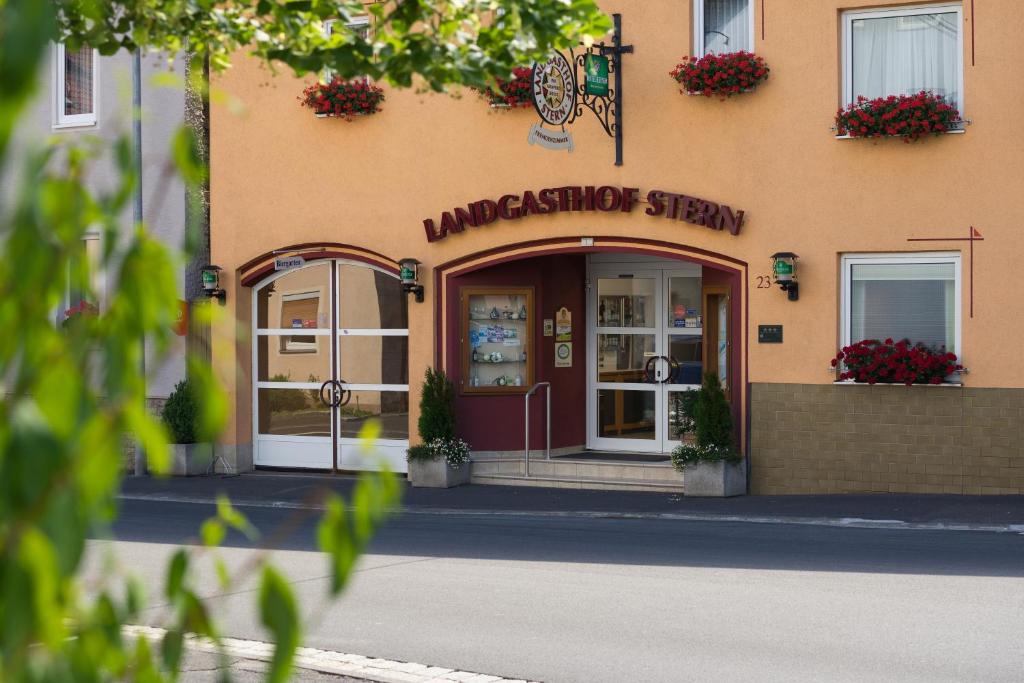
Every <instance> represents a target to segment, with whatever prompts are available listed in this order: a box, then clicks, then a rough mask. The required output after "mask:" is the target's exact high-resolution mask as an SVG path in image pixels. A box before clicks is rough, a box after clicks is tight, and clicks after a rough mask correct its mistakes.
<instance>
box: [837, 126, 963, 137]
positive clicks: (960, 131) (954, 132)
mask: <svg viewBox="0 0 1024 683" xmlns="http://www.w3.org/2000/svg"><path fill="white" fill-rule="evenodd" d="M966 132H967V130H966V129H965V128H958V129H956V130H947V131H946V132H945V133H941V135H963V134H964V133H966ZM927 135H928V136H931V135H932V133H928V134H927ZM834 137H835V139H836V140H902V139H903V138H904V137H906V136H904V135H881V136H876V137H870V138H862V137H856V136H853V135H836V136H834Z"/></svg>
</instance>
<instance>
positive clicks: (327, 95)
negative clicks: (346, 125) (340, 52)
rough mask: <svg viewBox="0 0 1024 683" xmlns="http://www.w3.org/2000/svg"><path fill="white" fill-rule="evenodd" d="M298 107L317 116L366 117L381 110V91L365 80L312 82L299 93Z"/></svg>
mask: <svg viewBox="0 0 1024 683" xmlns="http://www.w3.org/2000/svg"><path fill="white" fill-rule="evenodd" d="M299 101H300V102H301V103H302V106H304V107H309V108H310V109H312V110H313V111H314V112H315V113H316V115H317V116H318V117H337V118H343V119H345V120H346V121H352V120H353V118H354V117H356V116H369V115H370V114H376V113H377V112H379V111H381V108H380V104H381V102H383V101H384V90H383V89H382V88H380V87H379V86H376V85H374V84H373V83H371V82H370V81H369V80H368V79H366V78H356V79H353V80H351V81H346V80H344V79H341V78H338V77H335V78H332V79H331V80H330V82H328V83H314V84H313V85H311V86H309V87H308V88H306V89H305V90H303V91H302V95H301V96H300V97H299Z"/></svg>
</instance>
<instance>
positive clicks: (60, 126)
mask: <svg viewBox="0 0 1024 683" xmlns="http://www.w3.org/2000/svg"><path fill="white" fill-rule="evenodd" d="M52 127H53V130H69V129H74V128H95V127H96V120H95V119H94V120H92V121H82V122H80V123H79V122H74V123H55V124H53V126H52Z"/></svg>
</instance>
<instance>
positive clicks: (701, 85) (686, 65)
mask: <svg viewBox="0 0 1024 683" xmlns="http://www.w3.org/2000/svg"><path fill="white" fill-rule="evenodd" d="M769 71H770V69H769V68H768V65H767V64H765V61H764V59H763V58H762V57H758V56H757V55H755V54H753V53H751V52H743V51H740V52H729V53H726V54H721V55H716V54H708V55H704V56H703V57H700V58H697V57H686V58H684V59H683V61H682V62H680V63H679V64H677V65H676V68H675V69H673V70H672V71H671V72H670V73H669V75H670V76H672V78H673V80H675V81H676V82H677V83H679V85H680V86H682V87H681V89H680V92H681V93H683V94H686V95H704V96H706V97H711V96H713V95H717V96H718V97H720V98H721V99H726V98H727V97H732V96H733V95H739V94H741V93H748V92H753V91H754V89H755V88H757V86H758V84H760V83H762V82H764V80H765V79H767V78H768V73H769Z"/></svg>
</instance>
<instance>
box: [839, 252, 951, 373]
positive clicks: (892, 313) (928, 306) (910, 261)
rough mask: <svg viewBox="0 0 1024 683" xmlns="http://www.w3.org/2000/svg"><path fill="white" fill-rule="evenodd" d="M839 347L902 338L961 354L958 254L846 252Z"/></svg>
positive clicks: (913, 342) (842, 262) (843, 268)
mask: <svg viewBox="0 0 1024 683" xmlns="http://www.w3.org/2000/svg"><path fill="white" fill-rule="evenodd" d="M841 264H842V266H841V267H842V276H841V277H842V287H841V290H842V296H841V299H842V302H841V310H842V321H841V323H842V324H841V327H842V346H848V345H850V344H853V343H856V342H859V341H863V340H865V339H879V340H885V339H889V338H891V339H893V340H894V341H900V340H903V339H906V340H908V341H910V342H911V343H912V344H924V345H925V346H927V347H929V348H932V349H935V350H940V349H945V350H946V351H948V352H950V353H955V354H957V355H962V354H961V349H960V327H961V317H960V316H961V306H960V292H961V283H960V254H959V253H958V252H921V253H903V254H845V255H843V257H842V260H841Z"/></svg>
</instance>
